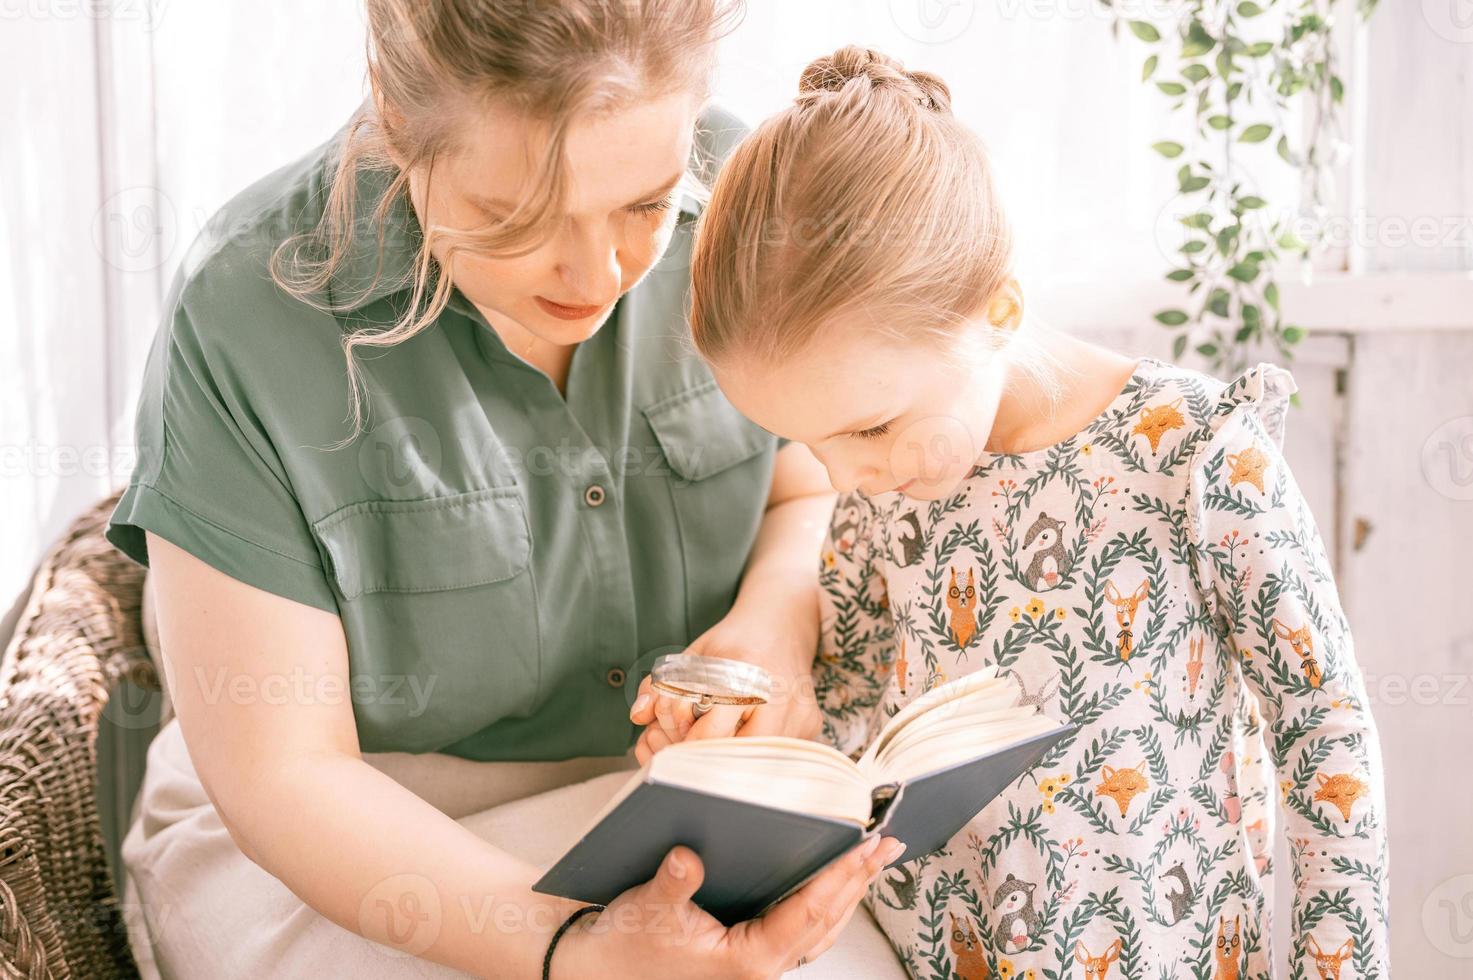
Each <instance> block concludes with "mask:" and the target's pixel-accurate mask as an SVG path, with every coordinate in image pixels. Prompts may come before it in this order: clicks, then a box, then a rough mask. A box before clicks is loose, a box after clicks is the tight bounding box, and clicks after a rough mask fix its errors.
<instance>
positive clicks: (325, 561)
mask: <svg viewBox="0 0 1473 980" xmlns="http://www.w3.org/2000/svg"><path fill="white" fill-rule="evenodd" d="M700 130H701V137H700V140H699V145H698V146H697V150H696V153H697V156H698V158H699V159H704V160H719V159H720V158H722V157H723V156H724V151H725V150H726V149H728V148H729V147H730V145H731V144H732V143H733V142H734V141H735V139H736V138H737V137H738V136H739V135H740V132H741V130H740V124H738V123H736V122H735V121H734V120H732V119H731V118H730V117H727V116H724V115H722V116H717V115H715V114H713V113H707V114H706V116H704V117H703V118H702V120H701V127H700ZM341 135H342V134H341V133H340V134H338V136H335V137H334V138H333V139H332V140H330V141H329V142H328V143H326V144H324V145H323V146H322V147H319V148H318V149H317V150H315V151H313V152H312V153H310V154H309V155H308V156H306V157H305V158H303V159H302V160H300V161H298V162H296V163H293V164H291V165H289V166H287V167H285V168H283V169H281V170H279V171H277V172H275V173H273V174H271V175H269V176H267V177H266V178H264V179H263V180H261V181H260V182H258V183H257V184H255V185H254V186H252V187H250V188H248V189H247V190H246V191H244V192H243V193H242V194H240V195H239V196H238V197H236V198H235V199H234V200H232V201H231V202H230V203H229V204H227V205H226V206H225V207H224V208H223V209H222V210H221V212H220V213H219V214H217V215H216V216H215V217H214V218H213V219H212V221H211V222H210V224H209V225H208V226H207V228H206V229H205V231H204V233H203V234H202V235H201V236H200V238H199V239H198V240H197V241H196V242H195V244H194V246H193V247H192V248H191V251H190V254H189V256H188V257H187V258H186V260H185V263H184V267H183V268H182V269H181V270H180V273H179V274H178V276H177V277H176V279H175V282H174V285H173V288H172V292H171V296H170V298H169V300H168V303H167V305H166V309H167V310H168V312H167V314H166V316H165V317H164V320H163V323H162V325H161V326H160V329H159V331H158V333H157V336H156V338H155V340H154V343H153V347H152V350H151V352H150V356H149V360H148V366H147V369H146V373H145V376H144V384H143V394H142V398H141V400H140V402H139V406H138V414H137V442H138V464H137V466H136V468H135V470H134V472H133V475H132V477H131V482H130V484H129V486H128V487H127V489H126V491H125V493H124V494H123V497H122V500H121V501H120V502H119V504H118V506H117V509H116V511H115V512H114V513H113V515H112V519H111V522H110V524H109V526H108V530H107V535H108V538H109V540H110V541H112V542H113V543H114V544H115V545H117V547H119V548H120V549H122V550H123V551H124V552H125V553H126V554H128V555H129V556H130V557H132V558H133V559H135V560H136V561H139V562H141V563H144V564H147V562H148V554H147V549H146V547H145V538H144V531H145V530H147V531H152V532H154V533H155V534H157V535H159V536H160V537H162V538H165V539H167V540H169V541H171V542H172V543H174V544H176V545H178V546H179V547H181V548H183V549H185V550H186V551H188V552H190V553H191V554H193V555H195V556H196V557H198V558H200V559H201V560H202V561H205V562H207V563H209V564H210V565H212V566H214V567H215V568H218V569H220V570H221V571H223V572H225V573H226V574H227V575H230V576H231V577H233V578H236V579H239V580H240V581H242V582H246V583H248V584H250V585H253V586H255V587H257V588H260V589H264V590H266V591H268V592H272V593H275V594H277V595H281V596H286V597H287V598H290V599H295V600H297V601H298V602H303V603H306V604H308V605H311V606H315V607H317V608H319V609H325V610H328V611H331V612H336V613H337V614H338V615H339V616H340V617H341V618H342V622H343V628H344V630H345V632H346V635H347V641H348V652H349V661H350V683H349V685H348V686H349V690H348V691H340V692H337V694H338V696H339V697H344V698H346V697H350V696H351V698H352V704H353V709H354V715H355V718H356V720H357V727H358V734H359V738H360V741H361V744H362V748H363V749H364V751H389V750H400V751H410V752H424V751H439V752H446V753H450V754H452V755H457V756H462V757H465V758H470V759H479V760H490V759H509V760H510V759H517V760H527V759H563V758H569V757H573V756H579V755H619V754H622V753H624V752H625V751H626V750H627V749H628V747H629V746H630V745H631V744H632V743H633V741H634V738H635V736H636V734H637V730H636V728H635V726H634V725H633V724H632V723H631V722H630V721H629V717H628V709H629V704H630V701H631V700H632V697H633V692H634V690H635V688H636V687H637V685H638V683H639V680H640V677H641V676H642V675H643V673H645V672H647V670H648V667H649V663H650V661H651V660H652V659H653V657H654V656H656V655H658V654H660V653H663V652H668V651H671V650H676V649H679V648H681V647H682V646H684V645H686V644H688V643H689V642H690V641H691V640H693V639H694V638H695V637H696V636H698V635H699V634H700V633H701V632H703V631H704V630H706V629H707V628H708V627H710V626H711V625H712V624H714V623H715V622H716V621H717V620H718V619H720V618H721V617H722V616H723V615H724V614H725V613H726V611H727V610H728V609H729V608H730V606H731V603H732V601H733V599H734V597H735V594H736V589H737V585H738V583H739V581H740V578H741V574H742V569H743V566H744V564H745V563H746V559H747V555H748V552H749V551H750V549H751V546H752V543H753V540H754V539H755V536H756V533H757V529H758V526H759V523H760V522H761V519H762V515H763V511H764V508H765V505H766V501H767V496H768V491H769V488H770V484H771V478H772V468H773V460H774V455H775V451H776V449H777V445H778V443H777V440H775V439H774V437H773V436H772V435H771V434H770V433H768V432H766V431H765V430H763V429H762V428H760V427H758V426H757V425H755V424H754V423H752V422H750V421H748V420H747V419H746V418H744V417H743V416H741V415H740V414H739V413H738V412H737V411H736V410H735V409H734V408H733V407H732V406H731V405H730V403H728V402H727V401H726V399H725V398H724V397H723V396H722V394H721V392H720V391H719V389H718V388H717V387H716V385H715V383H714V382H713V381H712V378H711V375H710V373H709V371H708V370H707V368H706V367H705V365H704V364H703V363H702V362H701V361H700V359H699V358H698V357H697V356H696V355H695V353H694V351H693V350H692V349H691V345H690V341H689V330H688V327H687V324H686V321H685V308H686V305H685V304H686V294H687V290H688V288H689V260H690V249H691V233H692V226H693V220H692V219H693V218H694V216H695V214H696V212H697V209H698V205H697V204H696V203H695V202H694V201H692V200H690V199H688V198H686V199H682V201H681V205H680V206H681V211H682V213H681V215H680V216H679V223H678V226H677V229H676V232H675V235H674V239H673V241H672V242H671V244H670V247H669V250H668V252H667V253H666V255H665V257H664V259H663V260H662V261H661V262H660V263H659V265H657V266H656V267H655V268H654V269H652V270H651V271H650V273H649V274H648V275H647V276H646V277H645V279H644V280H643V281H642V282H641V283H640V284H639V285H638V286H637V287H635V288H634V289H633V290H631V291H630V292H629V293H627V294H626V295H625V296H624V297H623V298H622V299H620V300H619V302H618V304H617V306H616V308H615V310H614V312H613V313H612V315H611V316H610V318H609V320H608V322H607V323H606V324H605V325H604V327H603V328H602V329H601V330H600V331H599V332H598V333H597V334H596V335H595V336H594V337H593V338H591V339H590V340H588V341H586V342H584V343H583V344H582V345H580V346H579V348H578V349H577V351H576V352H575V354H574V356H573V359H572V364H571V367H570V371H569V375H568V379H567V395H566V397H564V396H563V395H562V394H560V393H559V392H558V390H557V388H556V387H555V386H554V385H553V383H552V381H551V380H550V379H549V378H548V377H547V376H546V375H544V374H543V373H541V372H540V371H538V370H537V369H535V368H533V367H531V366H529V365H528V364H526V363H525V362H523V361H522V360H521V359H519V358H518V357H516V356H515V355H513V354H512V353H510V352H509V351H508V350H507V349H506V347H505V346H504V345H503V344H502V342H501V340H500V338H499V336H498V335H497V334H496V332H495V331H494V330H492V329H491V328H490V326H489V325H488V324H487V322H486V320H485V319H484V317H483V316H482V315H481V313H480V312H479V311H478V310H477V309H476V308H475V307H474V306H473V305H472V304H470V303H469V302H468V301H467V300H466V299H465V298H464V297H463V296H461V294H460V293H459V292H458V291H457V292H455V293H454V295H453V298H452V300H451V302H450V304H449V307H448V308H447V309H446V310H445V312H444V313H442V314H441V315H440V317H439V318H438V319H437V320H436V321H435V323H434V325H433V326H432V327H430V328H428V329H426V330H424V331H423V332H422V333H420V334H418V335H416V336H415V337H413V338H411V339H410V340H408V341H406V342H404V343H402V344H399V345H398V346H396V347H392V348H388V349H384V350H380V351H370V352H369V353H368V354H366V355H359V362H360V364H361V368H362V376H363V379H364V381H365V382H366V388H367V399H366V402H365V407H366V408H367V411H368V415H367V418H366V424H365V426H364V430H363V433H362V434H361V435H360V436H359V437H358V438H357V439H356V440H354V441H353V442H352V443H351V444H349V445H348V446H346V447H345V448H342V449H337V450H331V449H329V448H327V447H329V446H330V445H331V444H333V443H335V442H337V441H339V440H341V439H342V438H344V437H345V436H346V435H347V434H348V433H349V431H350V425H351V423H350V422H349V421H348V419H347V413H348V411H349V407H350V402H349V398H350V395H349V387H348V380H347V373H346V365H345V360H344V355H343V352H342V348H341V346H340V344H341V341H342V338H343V336H344V334H345V332H346V331H348V330H350V329H357V328H361V327H365V326H374V325H381V326H387V325H389V324H391V323H393V322H394V321H395V320H396V318H397V316H398V314H399V313H400V312H401V311H402V310H403V309H404V307H405V303H406V301H407V298H408V289H407V288H405V283H406V281H407V277H408V275H409V271H410V268H411V262H412V260H413V257H414V254H415V250H416V248H417V247H418V245H419V242H420V241H421V233H420V230H419V227H418V224H417V222H416V220H415V217H414V213H413V210H412V208H410V207H409V206H408V204H407V202H405V201H403V200H402V198H401V199H399V200H396V201H395V202H394V203H393V204H392V205H391V207H390V211H389V219H388V222H387V224H386V227H385V233H384V236H383V241H382V244H381V246H380V242H379V239H378V235H377V232H376V229H375V228H374V227H373V226H371V224H370V222H369V220H368V216H369V215H371V214H372V213H373V211H374V210H375V208H376V207H377V206H378V203H379V202H380V201H381V200H382V198H383V196H384V194H385V192H386V189H387V184H388V179H387V177H386V176H385V175H383V174H381V173H374V172H367V171H365V172H362V173H360V174H359V175H358V177H357V178H356V179H357V180H358V181H359V186H358V200H359V206H360V212H359V213H360V215H361V216H362V217H361V219H360V224H359V226H358V228H357V229H356V232H355V236H354V238H353V241H352V245H351V252H350V254H349V261H348V262H347V263H345V265H344V266H343V267H342V268H341V269H340V270H339V272H338V274H337V276H336V278H335V279H334V280H333V282H332V283H331V284H330V285H329V286H328V287H327V293H328V296H327V297H326V298H327V299H329V300H331V301H333V302H334V303H341V302H346V301H349V300H351V301H352V302H353V305H352V308H351V309H349V310H345V311H338V312H336V313H328V312H323V311H321V310H318V309H315V308H313V307H312V306H310V305H307V304H304V303H302V302H300V301H298V300H296V299H293V298H292V297H290V296H288V295H287V294H286V293H284V292H283V291H282V290H280V289H279V288H278V287H277V286H276V285H275V284H274V283H273V282H272V280H271V278H270V275H269V272H268V260H269V258H270V255H271V253H272V250H273V249H274V248H275V247H276V246H277V245H278V244H279V243H280V242H281V241H282V240H283V239H284V238H285V237H287V236H288V235H289V234H291V233H292V232H294V231H296V230H299V229H303V228H308V227H311V226H313V225H315V223H316V222H317V220H318V218H319V217H320V216H321V208H322V202H323V200H324V197H325V192H326V190H327V188H328V186H329V185H330V182H331V180H332V177H333V173H334V165H335V160H336V155H337V152H338V148H339V146H340V142H339V141H340V138H341ZM380 257H381V259H382V275H381V276H380V277H379V280H380V281H379V285H378V286H377V287H375V288H374V289H372V290H371V291H369V292H368V293H367V294H366V295H362V296H360V294H362V293H363V291H364V290H363V287H364V286H366V285H367V284H368V283H369V282H370V281H371V280H373V278H374V272H375V269H376V268H377V267H378V264H379V261H380ZM285 682H286V683H287V685H288V687H287V688H286V689H287V690H298V689H304V690H306V691H307V692H308V694H307V696H326V695H324V694H323V691H324V688H322V687H321V686H320V685H318V684H317V683H316V682H315V681H314V679H312V678H296V679H293V678H286V679H285ZM293 685H295V686H293ZM303 685H306V686H305V688H304V687H303ZM313 692H316V693H315V694H314V693H313ZM327 693H328V695H330V694H331V693H332V692H331V691H330V690H329V691H328V692H327Z"/></svg>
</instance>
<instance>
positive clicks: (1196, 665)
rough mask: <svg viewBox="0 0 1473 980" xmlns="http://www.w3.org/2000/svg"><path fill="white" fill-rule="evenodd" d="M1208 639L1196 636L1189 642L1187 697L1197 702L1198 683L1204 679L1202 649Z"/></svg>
mask: <svg viewBox="0 0 1473 980" xmlns="http://www.w3.org/2000/svg"><path fill="white" fill-rule="evenodd" d="M1206 645H1207V637H1205V636H1194V637H1192V638H1190V639H1189V640H1187V696H1188V697H1190V698H1191V699H1192V700H1193V701H1195V700H1197V682H1198V681H1200V680H1201V679H1202V649H1203V648H1204V647H1205V646H1206Z"/></svg>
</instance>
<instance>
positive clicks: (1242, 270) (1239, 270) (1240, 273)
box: [1228, 262, 1258, 282]
mask: <svg viewBox="0 0 1473 980" xmlns="http://www.w3.org/2000/svg"><path fill="white" fill-rule="evenodd" d="M1228 275H1230V276H1232V277H1233V278H1234V279H1236V280H1238V281H1239V282H1252V281H1253V280H1255V279H1257V278H1258V266H1257V265H1256V264H1255V263H1252V262H1239V263H1238V264H1237V265H1235V266H1233V267H1232V268H1231V269H1229V270H1228Z"/></svg>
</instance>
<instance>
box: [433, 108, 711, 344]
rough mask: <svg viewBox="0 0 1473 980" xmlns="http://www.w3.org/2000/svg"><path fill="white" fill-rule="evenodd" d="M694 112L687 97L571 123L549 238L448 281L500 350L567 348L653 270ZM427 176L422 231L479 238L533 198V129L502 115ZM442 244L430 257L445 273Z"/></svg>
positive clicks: (672, 213) (458, 265)
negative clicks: (487, 325) (483, 318)
mask: <svg viewBox="0 0 1473 980" xmlns="http://www.w3.org/2000/svg"><path fill="white" fill-rule="evenodd" d="M699 109H700V104H699V101H698V100H697V99H696V98H695V96H693V95H691V94H689V93H677V94H674V95H668V96H662V97H659V98H655V99H647V100H642V101H638V102H636V103H635V104H633V105H631V106H630V107H629V108H626V109H620V110H616V111H613V112H611V113H608V114H605V115H598V116H590V117H587V118H583V119H579V120H575V122H574V123H573V125H572V127H571V128H570V131H569V133H568V137H567V142H566V166H567V168H568V177H569V185H568V195H567V198H566V200H565V201H564V202H563V205H564V206H563V210H562V212H561V213H560V214H558V215H556V216H555V217H553V218H551V219H550V221H551V222H552V223H551V226H550V227H548V228H547V229H546V232H547V234H546V237H545V238H544V239H542V240H541V241H540V242H539V243H538V244H537V246H536V248H534V249H533V250H532V251H530V252H528V253H526V254H525V255H518V256H514V257H495V256H487V255H476V254H472V253H471V252H469V251H464V250H462V251H460V252H457V253H456V255H455V257H454V259H453V261H452V262H451V263H450V269H449V271H450V277H451V279H452V281H453V282H454V283H455V285H456V286H457V287H458V288H459V289H460V291H461V292H462V293H464V294H465V296H466V298H467V299H469V300H470V301H471V302H473V303H475V304H476V306H478V307H480V309H481V310H482V311H484V312H485V313H486V315H487V319H488V320H490V321H491V323H492V325H493V326H494V327H495V328H496V329H497V331H498V332H499V333H501V335H502V336H503V338H505V339H506V340H507V342H508V344H516V345H518V347H519V348H520V347H525V346H526V345H527V344H528V343H530V342H535V341H537V340H540V341H543V342H546V343H548V344H552V345H555V346H558V347H564V346H568V345H571V344H576V343H579V342H581V341H584V340H587V339H588V338H589V337H591V336H593V334H594V333H596V332H597V331H598V328H599V327H600V326H602V325H603V322H604V320H605V319H607V317H608V315H609V312H610V311H611V310H612V308H613V305H614V301H615V300H617V299H618V298H619V297H620V296H622V295H623V294H624V293H626V292H628V291H629V290H630V289H632V288H634V286H635V284H636V283H638V282H639V280H640V278H641V277H643V276H644V274H645V273H646V272H648V271H649V269H650V267H651V266H652V265H654V263H655V262H656V261H658V260H659V258H660V256H661V254H663V252H664V250H665V246H666V245H667V244H668V243H669V240H670V234H671V231H672V230H673V229H674V227H675V220H676V215H677V212H678V207H677V205H678V202H677V200H676V198H675V194H676V184H677V182H678V181H679V180H680V178H681V176H682V174H683V173H684V172H685V169H686V164H687V160H688V158H689V155H690V150H691V138H692V133H693V131H694V128H695V120H696V115H697V113H698V112H699ZM460 136H461V138H460V141H459V145H458V149H457V151H456V152H455V153H453V154H449V155H446V156H442V157H441V158H440V159H438V160H437V161H436V162H435V166H434V172H433V175H432V176H431V177H430V179H429V180H428V181H426V175H425V174H424V173H422V172H421V173H415V174H412V175H411V180H410V194H411V198H412V200H413V202H414V207H415V211H416V213H417V214H418V215H419V218H420V222H421V225H422V226H424V227H425V228H429V227H431V226H433V225H440V226H442V227H445V228H448V229H456V230H479V229H483V228H486V227H488V226H490V225H491V224H493V223H494V222H496V221H497V220H498V219H500V218H504V217H505V216H506V215H508V214H510V212H511V210H512V208H513V207H514V205H515V202H517V201H518V200H520V199H521V198H522V197H523V196H524V195H528V194H530V193H532V192H531V190H530V182H531V180H532V179H533V178H532V175H533V174H534V172H535V170H534V168H535V165H536V161H537V160H538V159H539V155H540V148H539V144H538V143H537V140H538V139H539V135H538V130H537V128H536V127H535V126H534V125H533V124H532V123H531V122H529V121H528V120H526V119H524V118H523V117H521V116H519V115H518V114H517V113H515V112H514V111H513V110H511V109H510V108H507V107H504V106H495V105H492V106H489V107H487V108H485V109H484V110H483V111H480V112H479V113H478V115H477V120H476V124H475V125H474V126H468V127H463V128H462V132H461V134H460ZM448 244H449V243H447V242H444V241H440V242H437V243H436V244H435V246H434V247H432V251H433V252H434V254H435V257H436V258H437V259H438V260H440V261H441V263H442V265H443V263H444V253H445V252H446V251H447V249H448Z"/></svg>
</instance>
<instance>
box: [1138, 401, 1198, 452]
mask: <svg viewBox="0 0 1473 980" xmlns="http://www.w3.org/2000/svg"><path fill="white" fill-rule="evenodd" d="M1181 403H1182V400H1181V399H1180V398H1178V399H1177V400H1176V401H1174V402H1171V403H1170V404H1167V405H1157V406H1155V407H1154V408H1144V409H1141V419H1140V421H1139V422H1137V423H1136V424H1135V428H1134V429H1131V430H1130V433H1131V435H1139V436H1145V437H1146V439H1147V440H1148V441H1149V442H1150V443H1151V455H1152V456H1154V455H1156V451H1157V450H1159V449H1160V448H1161V437H1162V436H1164V435H1165V434H1166V433H1168V432H1170V431H1171V430H1172V429H1181V428H1185V427H1186V424H1187V420H1186V419H1184V418H1182V415H1181Z"/></svg>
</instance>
